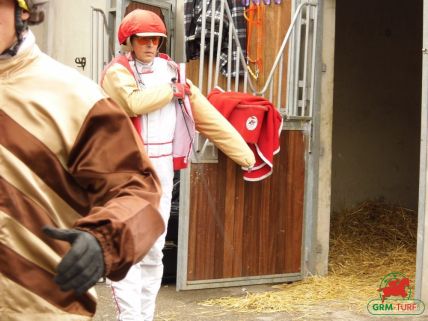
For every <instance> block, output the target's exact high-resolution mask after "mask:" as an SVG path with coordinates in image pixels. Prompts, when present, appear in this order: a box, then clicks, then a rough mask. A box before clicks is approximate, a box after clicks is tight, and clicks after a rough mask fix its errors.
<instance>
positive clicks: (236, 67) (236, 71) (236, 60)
mask: <svg viewBox="0 0 428 321" xmlns="http://www.w3.org/2000/svg"><path fill="white" fill-rule="evenodd" d="M240 54H241V48H237V52H236V59H235V63H236V65H235V91H239V66H240V65H241V64H240V63H239V55H240Z"/></svg>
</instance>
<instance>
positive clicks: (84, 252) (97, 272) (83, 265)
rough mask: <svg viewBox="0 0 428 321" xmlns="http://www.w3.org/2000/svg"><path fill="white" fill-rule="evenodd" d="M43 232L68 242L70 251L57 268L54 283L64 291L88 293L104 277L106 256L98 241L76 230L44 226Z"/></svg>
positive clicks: (88, 234)
mask: <svg viewBox="0 0 428 321" xmlns="http://www.w3.org/2000/svg"><path fill="white" fill-rule="evenodd" d="M43 232H44V233H45V234H46V235H47V236H49V237H51V238H54V239H57V240H62V241H67V242H69V243H70V244H71V248H70V250H69V251H68V252H67V254H66V255H65V256H64V257H63V258H62V260H61V262H60V263H59V264H58V266H57V269H56V270H57V273H58V274H57V275H56V276H55V278H54V281H55V282H56V283H57V284H58V285H59V287H60V288H61V290H62V291H68V290H75V291H76V293H77V294H82V293H84V292H86V291H87V290H88V289H89V288H90V287H92V286H93V285H94V284H95V283H96V282H97V281H98V280H99V279H100V278H101V277H102V276H103V275H104V256H103V252H102V249H101V246H100V245H99V243H98V241H97V239H96V238H95V237H94V236H92V235H91V234H90V233H87V232H84V231H79V230H75V229H59V228H54V227H50V226H44V227H43Z"/></svg>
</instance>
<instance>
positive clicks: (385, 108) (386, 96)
mask: <svg viewBox="0 0 428 321" xmlns="http://www.w3.org/2000/svg"><path fill="white" fill-rule="evenodd" d="M336 6H337V7H336V39H335V72H334V108H333V151H332V154H333V155H332V183H331V184H332V199H331V200H332V203H331V204H332V211H333V212H334V211H341V210H344V209H347V208H351V207H353V206H355V205H357V204H359V203H361V202H363V201H366V200H372V201H376V200H379V201H384V202H386V203H391V204H396V205H399V206H403V207H407V208H410V209H413V210H415V213H416V211H417V207H418V180H419V149H420V117H421V116H420V115H421V87H422V23H423V20H422V13H423V1H422V0H417V1H410V2H406V3H404V2H402V1H399V0H393V1H391V0H379V1H371V0H362V1H351V2H349V1H337V3H336Z"/></svg>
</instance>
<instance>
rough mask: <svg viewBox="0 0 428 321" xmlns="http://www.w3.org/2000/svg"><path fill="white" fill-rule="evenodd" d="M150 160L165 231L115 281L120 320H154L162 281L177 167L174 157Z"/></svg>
mask: <svg viewBox="0 0 428 321" xmlns="http://www.w3.org/2000/svg"><path fill="white" fill-rule="evenodd" d="M151 161H152V163H153V165H154V167H155V169H156V172H157V174H158V176H159V179H160V181H161V185H162V196H161V201H160V207H159V209H160V213H161V215H162V218H163V219H164V222H165V233H163V234H162V235H161V236H160V237H159V238H158V240H157V241H156V242H155V244H154V245H153V247H152V248H151V249H150V251H149V253H148V254H147V255H146V256H145V257H144V258H143V259H142V260H141V261H140V262H138V263H137V264H135V265H133V266H132V267H131V269H130V270H129V272H128V274H127V275H126V277H125V278H124V279H123V280H121V281H119V282H112V284H111V286H112V291H113V297H114V300H115V302H116V305H117V312H118V320H119V321H152V320H153V318H154V313H155V303H156V296H157V294H158V292H159V289H160V285H161V282H162V275H163V264H162V258H163V252H162V250H163V247H164V245H165V236H166V227H167V226H168V219H169V216H170V211H171V196H172V188H173V179H174V170H173V163H172V158H171V157H162V158H152V159H151Z"/></svg>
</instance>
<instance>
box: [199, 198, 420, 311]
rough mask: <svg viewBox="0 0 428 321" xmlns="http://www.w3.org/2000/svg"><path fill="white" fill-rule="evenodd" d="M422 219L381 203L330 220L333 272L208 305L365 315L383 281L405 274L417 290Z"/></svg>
mask: <svg viewBox="0 0 428 321" xmlns="http://www.w3.org/2000/svg"><path fill="white" fill-rule="evenodd" d="M416 232H417V214H416V212H415V211H412V210H409V209H406V208H403V207H398V206H392V205H388V204H385V203H378V202H364V203H363V204H361V205H360V206H358V207H356V208H355V209H353V210H348V211H344V212H342V213H335V214H334V215H332V218H331V231H330V233H331V234H330V253H329V273H328V275H327V276H325V277H319V276H313V277H308V278H306V279H304V280H302V281H299V282H295V283H292V284H284V285H277V286H273V288H274V289H276V290H274V291H269V292H265V293H249V292H246V294H245V296H244V297H225V298H220V299H214V300H208V301H205V302H203V303H201V304H202V305H220V306H223V307H225V308H226V309H232V310H235V311H241V312H264V313H266V312H288V313H291V314H294V313H298V314H299V315H300V317H299V319H307V318H308V317H310V316H311V315H312V314H313V315H316V316H318V317H322V314H324V315H325V314H329V313H333V312H334V311H338V310H348V311H351V312H357V313H358V312H363V311H366V306H367V302H368V301H369V300H370V299H375V298H379V293H378V292H377V289H378V287H379V284H380V281H381V279H382V278H383V277H384V276H385V275H387V274H388V273H391V272H401V273H403V274H405V275H406V276H407V277H408V278H409V279H410V285H411V287H412V288H414V277H415V263H416Z"/></svg>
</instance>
